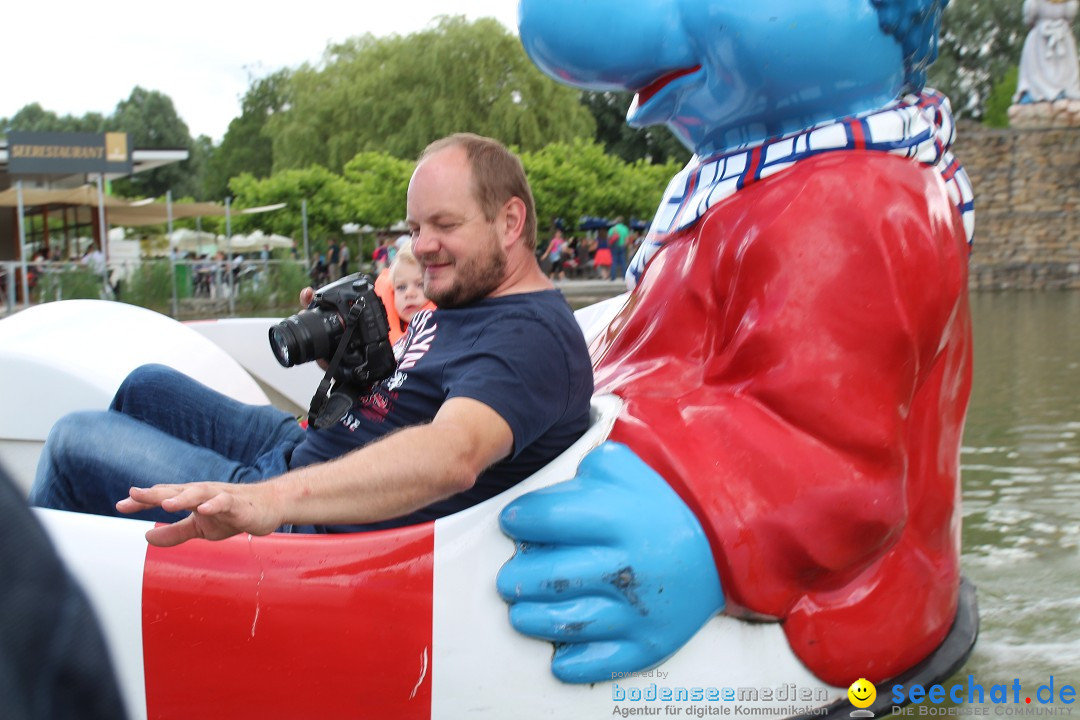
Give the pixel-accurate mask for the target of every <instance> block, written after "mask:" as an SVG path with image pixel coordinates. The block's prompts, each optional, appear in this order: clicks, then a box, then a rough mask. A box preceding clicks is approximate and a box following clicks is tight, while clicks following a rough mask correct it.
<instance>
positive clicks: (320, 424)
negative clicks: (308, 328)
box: [308, 297, 365, 430]
mask: <svg viewBox="0 0 1080 720" xmlns="http://www.w3.org/2000/svg"><path fill="white" fill-rule="evenodd" d="M364 304H365V303H364V298H362V297H361V298H360V299H358V300H357V301H356V302H355V303H353V306H352V307H351V308H349V317H348V319H347V320H346V321H345V331H344V333H343V334H342V336H341V340H340V341H339V342H338V345H337V350H336V351H335V352H334V357H333V359H331V360H330V365H329V366H327V368H326V374H325V375H323V379H322V382H320V383H319V389H318V390H316V391H315V395H314V396H312V398H311V407H310V408H309V409H308V423H310V424H311V425H312V426H314V427H315V429H316V430H322V429H323V428H327V427H330V426H331V425H333V424H334V423H336V422H338V421H339V420H341V418H343V417H345V413H347V412H349V409H350V408H351V407H352V406H353V403H354V402H356V400H357V397H358V393H357V392H356V390H357V388H356V387H355V386H354V385H352V383H348V382H341V381H336V380H335V379H334V375H335V374H336V373H337V369H338V366H340V365H341V359H342V358H343V357H345V351H346V349H347V348H348V347H349V343H351V342H352V337H353V334H354V333H355V332H356V328H357V326H358V325H359V322H358V321H359V319H360V316H361V315H362V314H363V312H364ZM331 386H333V389H334V392H330V388H331ZM339 386H341V388H340V389H341V392H338V390H339Z"/></svg>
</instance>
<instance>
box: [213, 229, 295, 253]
mask: <svg viewBox="0 0 1080 720" xmlns="http://www.w3.org/2000/svg"><path fill="white" fill-rule="evenodd" d="M266 245H269V246H270V247H271V248H291V247H292V246H293V241H292V238H287V237H285V236H284V235H266V234H265V233H263V231H262V230H256V231H255V232H253V233H251V234H249V235H233V236H232V239H231V240H230V241H229V247H231V248H232V249H233V250H250V249H252V248H258V249H262V248H263V246H266Z"/></svg>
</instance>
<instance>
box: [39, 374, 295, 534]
mask: <svg viewBox="0 0 1080 720" xmlns="http://www.w3.org/2000/svg"><path fill="white" fill-rule="evenodd" d="M303 439H304V430H303V429H302V428H301V427H300V426H299V424H298V423H297V422H296V418H294V417H292V416H291V415H289V414H288V413H286V412H284V411H282V410H278V409H277V408H274V407H272V406H269V405H245V404H244V403H240V402H237V401H236V400H233V399H232V398H229V397H226V396H224V395H222V394H221V393H218V392H216V391H214V390H211V389H210V388H208V387H206V386H205V385H203V384H202V383H199V382H198V381H196V380H193V379H191V378H189V377H188V376H186V375H184V374H183V373H180V372H177V371H176V370H173V369H172V368H168V367H165V366H162V365H144V366H143V367H140V368H137V369H136V370H134V371H133V372H132V373H131V374H130V375H128V377H127V379H126V380H124V383H123V384H122V385H121V386H120V389H119V390H117V391H116V396H115V397H114V398H113V401H112V405H111V406H110V407H109V409H108V410H106V411H86V412H76V413H72V414H70V415H67V416H65V417H63V418H61V419H60V420H59V421H58V422H57V423H56V425H54V426H53V429H52V431H51V432H50V433H49V437H48V439H47V440H46V441H45V447H44V449H43V451H42V453H41V459H40V460H39V461H38V468H37V476H36V478H35V479H34V485H33V487H32V488H31V490H30V504H32V505H37V506H39V507H48V508H57V509H60V510H73V511H76V512H85V513H94V514H98V515H114V516H119V515H120V514H119V513H118V512H117V511H116V507H115V505H116V502H117V501H119V500H121V499H123V498H125V497H127V494H128V488H130V487H132V486H138V487H150V486H152V485H159V484H168V483H185V482H199V481H203V480H211V481H217V482H230V483H253V482H259V481H260V480H265V479H267V478H271V477H275V476H277V475H280V474H282V473H284V472H286V471H287V470H288V469H289V466H288V462H289V456H290V455H291V454H292V451H293V448H295V447H296V446H297V445H298V444H299V443H300V441H301V440H303ZM184 514H186V513H184ZM182 516H183V515H182V514H176V513H167V512H165V511H164V510H161V509H153V510H146V511H144V512H141V513H137V514H135V515H132V516H127V515H124V516H123V517H137V518H141V519H144V520H156V521H159V522H174V521H175V520H178V519H179V518H180V517H182Z"/></svg>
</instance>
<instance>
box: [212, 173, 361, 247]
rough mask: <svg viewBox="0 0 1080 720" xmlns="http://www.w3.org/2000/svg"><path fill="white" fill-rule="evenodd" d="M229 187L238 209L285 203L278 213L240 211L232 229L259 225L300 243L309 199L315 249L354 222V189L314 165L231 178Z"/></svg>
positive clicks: (338, 177) (244, 229) (246, 228)
mask: <svg viewBox="0 0 1080 720" xmlns="http://www.w3.org/2000/svg"><path fill="white" fill-rule="evenodd" d="M229 188H230V190H231V191H232V193H233V196H234V198H235V202H234V206H235V207H237V208H246V207H261V206H263V205H272V204H275V203H282V202H283V203H286V204H287V207H286V208H283V209H282V210H278V211H276V212H268V213H260V214H258V215H240V214H237V215H236V216H235V218H234V220H233V226H232V230H233V232H247V231H249V230H252V229H254V228H259V229H261V230H263V231H265V232H268V233H277V234H279V235H285V236H287V237H291V238H294V239H295V240H296V241H297V244H298V245H299V244H300V243H301V242H302V238H303V215H302V212H301V209H302V206H303V202H304V201H305V200H306V201H307V224H308V235H309V237H310V238H311V239H312V241H313V242H312V245H311V248H312V250H321V249H323V248H325V245H326V238H327V237H329V236H330V235H338V234H340V233H341V226H342V225H344V224H345V223H347V222H352V221H353V216H352V209H351V208H352V205H353V203H352V192H351V190H350V188H349V184H348V183H347V182H346V181H345V178H343V177H342V176H340V175H337V174H336V173H332V172H330V171H329V170H327V169H326V168H322V167H318V166H314V167H309V168H306V169H303V170H284V171H282V172H277V173H274V174H273V175H272V176H270V177H268V178H264V179H261V180H260V179H258V178H256V177H255V176H253V175H251V174H250V173H244V174H243V175H240V176H238V177H235V178H233V179H232V181H231V182H230V183H229Z"/></svg>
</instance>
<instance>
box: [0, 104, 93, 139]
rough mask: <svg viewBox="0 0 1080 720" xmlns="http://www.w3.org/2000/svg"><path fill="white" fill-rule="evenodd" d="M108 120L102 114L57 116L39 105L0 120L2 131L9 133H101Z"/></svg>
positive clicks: (24, 108) (22, 109) (26, 106)
mask: <svg viewBox="0 0 1080 720" xmlns="http://www.w3.org/2000/svg"><path fill="white" fill-rule="evenodd" d="M106 126H107V119H106V118H105V116H104V115H102V114H101V113H87V114H85V115H83V116H82V117H75V116H74V115H57V114H56V113H54V112H52V111H51V110H46V109H44V108H43V107H41V105H40V104H39V103H30V104H29V105H24V106H23V107H22V108H20V109H19V111H18V112H17V113H15V114H14V115H12V116H11V117H10V118H3V119H0V130H2V131H4V132H7V131H10V130H15V131H18V132H88V133H100V132H104V131H105V130H106V129H107V127H106Z"/></svg>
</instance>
